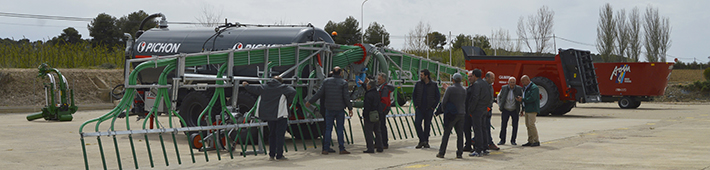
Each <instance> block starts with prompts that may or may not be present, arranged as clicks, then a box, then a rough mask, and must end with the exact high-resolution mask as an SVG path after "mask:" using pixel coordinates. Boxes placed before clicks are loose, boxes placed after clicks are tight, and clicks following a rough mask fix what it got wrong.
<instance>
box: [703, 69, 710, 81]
mask: <svg viewBox="0 0 710 170" xmlns="http://www.w3.org/2000/svg"><path fill="white" fill-rule="evenodd" d="M703 76H705V80H707V81H710V67H708V68H706V69H705V71H703Z"/></svg>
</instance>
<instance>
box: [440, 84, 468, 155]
mask: <svg viewBox="0 0 710 170" xmlns="http://www.w3.org/2000/svg"><path fill="white" fill-rule="evenodd" d="M462 79H463V76H461V74H459V73H455V74H454V76H453V81H454V84H453V85H451V86H449V87H448V88H446V92H444V98H443V99H441V100H442V101H441V105H440V106H439V107H442V108H441V110H444V112H446V113H444V122H445V123H444V126H445V128H444V136H443V137H442V138H441V145H440V147H439V153H438V154H436V157H438V158H444V154H446V146H447V145H448V143H449V136H450V134H451V129H455V130H456V158H462V156H461V155H463V140H464V139H463V136H464V135H463V131H462V130H463V120H464V118H465V117H464V113H465V112H466V89H464V88H463V86H462V85H461V80H462Z"/></svg>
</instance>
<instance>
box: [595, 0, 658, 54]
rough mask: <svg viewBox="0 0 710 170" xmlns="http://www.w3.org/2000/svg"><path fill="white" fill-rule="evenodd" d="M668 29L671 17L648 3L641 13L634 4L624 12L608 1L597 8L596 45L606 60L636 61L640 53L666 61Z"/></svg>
mask: <svg viewBox="0 0 710 170" xmlns="http://www.w3.org/2000/svg"><path fill="white" fill-rule="evenodd" d="M642 28H643V30H642ZM670 32H671V26H670V20H669V19H668V17H663V16H660V14H659V12H658V8H654V7H652V6H648V7H646V12H645V13H644V15H643V16H641V14H640V12H639V9H638V7H634V8H633V9H632V10H631V13H629V14H628V15H627V14H626V10H625V9H620V10H618V11H616V12H614V10H613V8H612V6H611V5H609V3H607V4H605V5H604V6H603V7H602V8H601V9H600V10H599V23H598V26H597V44H596V46H597V50H598V51H599V55H601V57H602V58H603V60H604V61H605V62H638V61H639V56H641V54H642V53H645V56H646V61H648V62H666V61H667V60H666V56H667V54H666V53H667V52H668V49H669V48H670V47H671V43H672V41H671V38H670ZM642 50H645V51H642Z"/></svg>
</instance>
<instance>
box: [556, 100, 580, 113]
mask: <svg viewBox="0 0 710 170" xmlns="http://www.w3.org/2000/svg"><path fill="white" fill-rule="evenodd" d="M560 103H561V104H560V106H557V108H555V110H554V111H552V115H555V116H562V115H564V114H567V113H569V112H570V111H572V108H574V107H575V106H577V102H575V101H560Z"/></svg>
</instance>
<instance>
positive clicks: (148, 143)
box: [102, 133, 155, 168]
mask: <svg viewBox="0 0 710 170" xmlns="http://www.w3.org/2000/svg"><path fill="white" fill-rule="evenodd" d="M143 136H144V137H145V146H146V148H148V160H149V161H150V167H151V168H154V167H155V165H154V164H153V153H151V150H150V141H149V140H148V134H147V133H146V134H144V135H143ZM102 154H103V153H102Z"/></svg>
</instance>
